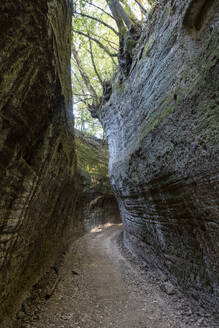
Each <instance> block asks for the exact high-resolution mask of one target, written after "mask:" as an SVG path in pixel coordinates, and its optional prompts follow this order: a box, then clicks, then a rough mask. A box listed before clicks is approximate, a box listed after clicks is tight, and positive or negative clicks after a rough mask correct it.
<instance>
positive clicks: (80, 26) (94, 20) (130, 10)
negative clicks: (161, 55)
mask: <svg viewBox="0 0 219 328" xmlns="http://www.w3.org/2000/svg"><path fill="white" fill-rule="evenodd" d="M155 2H156V1H155V0H76V1H74V7H73V38H72V89H73V104H74V111H75V122H76V127H77V128H79V129H80V130H81V131H82V132H86V131H88V133H90V134H92V133H93V134H99V135H101V134H102V129H101V126H100V124H99V122H95V123H94V121H92V118H91V115H93V116H95V115H94V112H95V109H96V108H97V107H98V106H100V105H101V104H102V102H103V101H104V97H105V98H107V94H108V93H109V92H110V80H111V78H112V76H113V74H114V72H115V70H116V67H117V66H118V64H119V65H120V67H122V68H123V70H124V74H127V73H128V70H129V67H130V65H131V56H130V54H129V51H128V50H127V47H125V40H126V39H127V38H129V39H130V40H131V41H134V42H135V41H136V40H137V38H138V36H139V35H140V27H141V24H140V22H141V20H142V19H143V18H144V16H145V14H146V13H147V11H148V10H149V9H150V8H151V6H152V5H153V4H154V3H155ZM87 109H88V110H89V111H90V113H91V115H90V114H89V113H88V111H87Z"/></svg>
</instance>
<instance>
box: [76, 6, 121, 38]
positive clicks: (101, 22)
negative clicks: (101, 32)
mask: <svg viewBox="0 0 219 328" xmlns="http://www.w3.org/2000/svg"><path fill="white" fill-rule="evenodd" d="M74 13H75V14H77V15H80V16H82V17H87V18H90V19H93V20H95V21H97V22H98V23H100V24H102V25H104V26H106V27H107V28H109V29H110V30H111V31H113V32H114V33H115V34H116V35H119V33H118V32H117V31H116V30H115V29H114V28H113V27H112V26H110V25H108V24H107V23H105V22H103V21H102V20H100V19H98V18H96V17H93V16H89V15H87V14H84V13H79V12H76V11H75V12H74Z"/></svg>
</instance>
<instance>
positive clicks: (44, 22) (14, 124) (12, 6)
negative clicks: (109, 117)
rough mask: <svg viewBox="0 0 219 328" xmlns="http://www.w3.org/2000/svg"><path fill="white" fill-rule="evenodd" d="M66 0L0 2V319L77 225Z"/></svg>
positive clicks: (6, 322) (3, 321)
mask: <svg viewBox="0 0 219 328" xmlns="http://www.w3.org/2000/svg"><path fill="white" fill-rule="evenodd" d="M70 42H71V1H69V0H53V1H45V0H35V1H32V0H25V1H23V0H16V1H10V0H1V2H0V49H1V52H0V130H1V133H0V299H1V306H0V326H1V327H7V328H8V327H9V326H10V319H12V313H13V312H14V310H15V309H17V306H18V305H19V303H20V302H21V301H22V300H23V298H24V297H25V296H26V293H27V291H28V290H29V288H30V287H31V286H32V285H33V284H34V283H35V282H36V280H37V279H39V278H40V276H42V274H43V273H44V272H45V271H46V270H47V269H48V268H49V266H50V265H52V264H53V262H54V261H55V259H56V258H57V256H58V255H59V253H60V251H61V250H62V249H63V248H64V247H65V246H67V244H68V242H69V239H70V238H72V234H73V233H75V232H76V230H78V229H79V228H80V224H79V223H78V222H77V218H76V216H75V214H74V213H75V205H76V193H75V188H76V173H75V172H76V160H75V152H74V138H73V120H72V116H71V110H72V104H71V99H72V95H71V77H70V52H71V48H70V46H71V44H70Z"/></svg>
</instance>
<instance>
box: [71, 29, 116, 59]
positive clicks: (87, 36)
mask: <svg viewBox="0 0 219 328" xmlns="http://www.w3.org/2000/svg"><path fill="white" fill-rule="evenodd" d="M73 32H74V33H77V34H80V35H83V36H85V37H86V38H89V39H90V40H92V41H94V42H96V43H97V44H98V45H99V47H100V48H101V49H103V50H104V51H105V52H106V53H107V55H109V56H110V57H111V58H112V57H117V54H112V53H111V52H110V51H109V50H108V49H107V48H106V47H105V46H104V45H103V44H102V43H101V42H100V41H99V40H97V39H95V38H93V37H92V36H90V35H87V34H86V33H84V32H81V31H77V30H74V29H73Z"/></svg>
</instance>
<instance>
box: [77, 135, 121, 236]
mask: <svg viewBox="0 0 219 328" xmlns="http://www.w3.org/2000/svg"><path fill="white" fill-rule="evenodd" d="M75 145H76V154H77V164H78V168H77V169H78V177H79V188H80V196H79V198H78V200H77V210H78V211H79V215H80V217H81V219H82V223H83V229H84V231H91V230H92V229H94V228H97V229H98V226H102V225H105V224H117V223H121V218H120V213H119V209H118V204H117V201H116V198H115V196H114V194H113V191H112V187H111V185H110V180H109V174H108V159H109V153H108V147H107V144H106V142H105V141H103V140H100V139H97V138H95V137H88V136H85V135H83V134H82V133H81V132H80V131H77V130H75Z"/></svg>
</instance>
